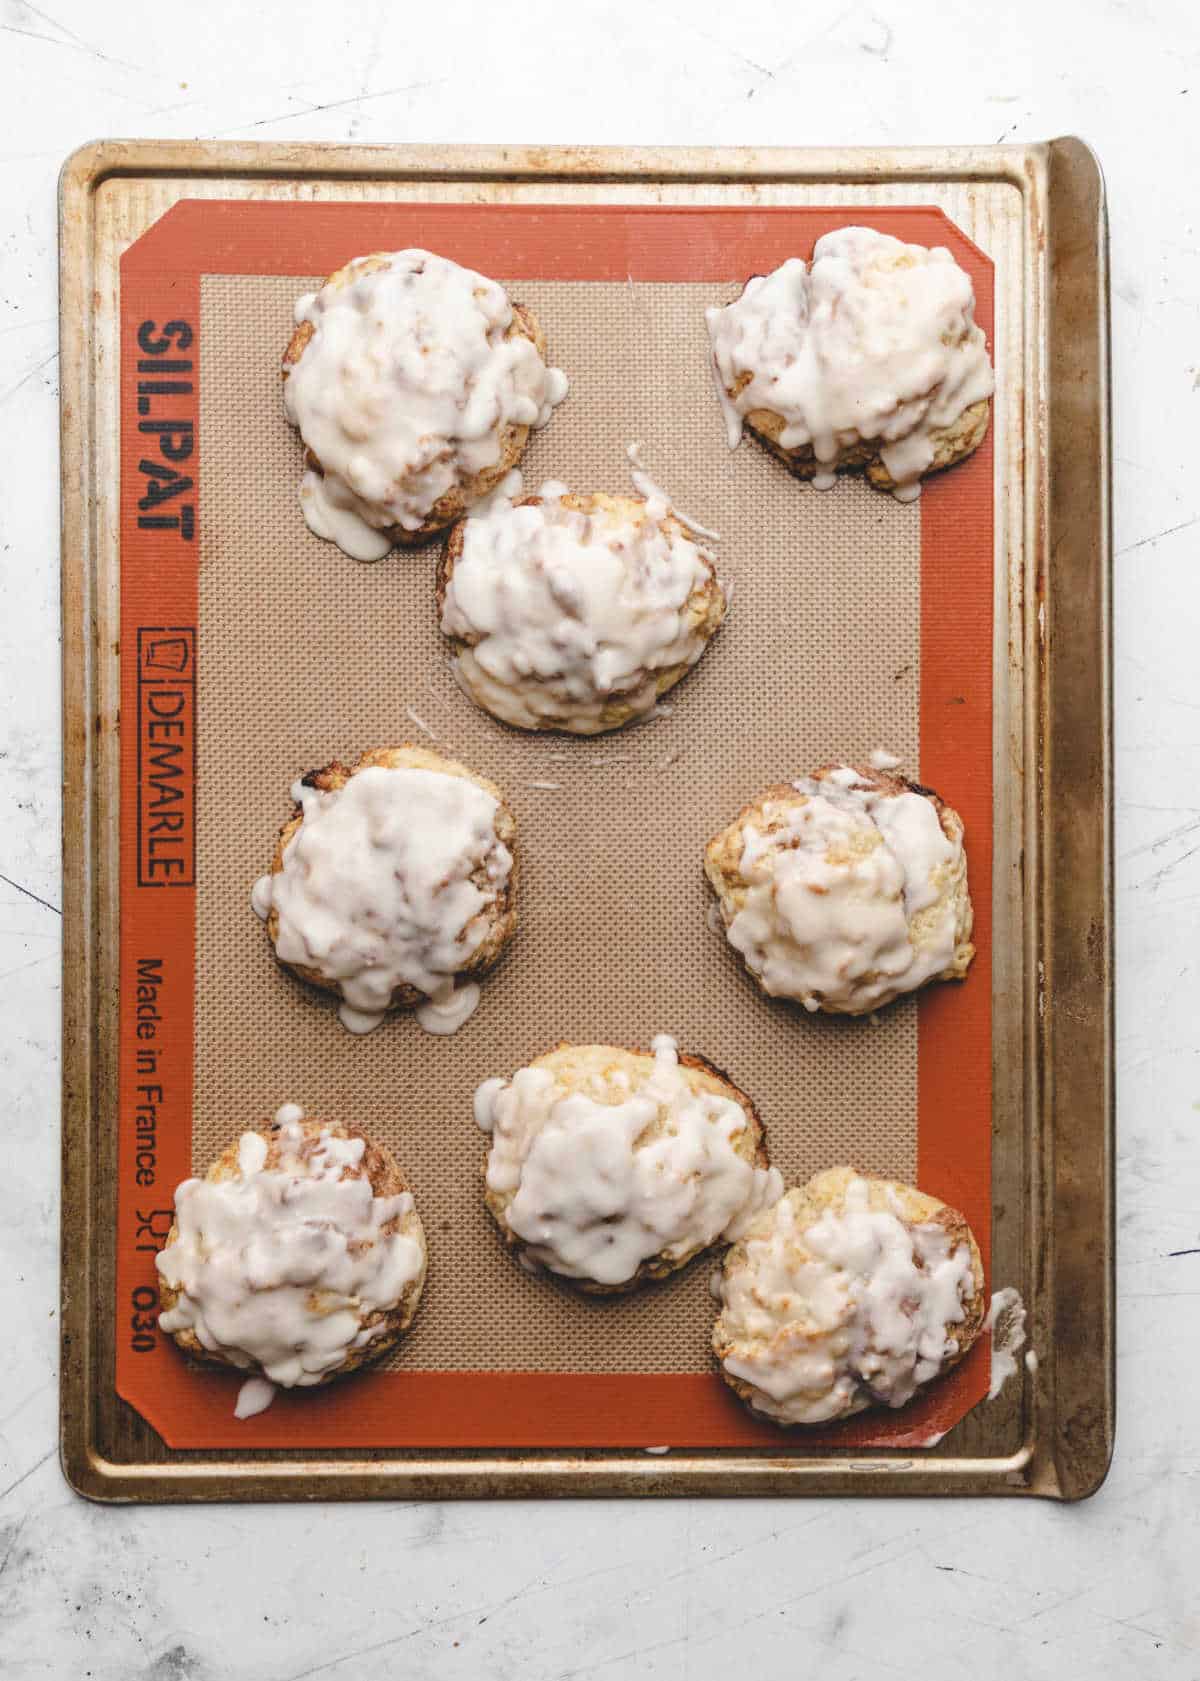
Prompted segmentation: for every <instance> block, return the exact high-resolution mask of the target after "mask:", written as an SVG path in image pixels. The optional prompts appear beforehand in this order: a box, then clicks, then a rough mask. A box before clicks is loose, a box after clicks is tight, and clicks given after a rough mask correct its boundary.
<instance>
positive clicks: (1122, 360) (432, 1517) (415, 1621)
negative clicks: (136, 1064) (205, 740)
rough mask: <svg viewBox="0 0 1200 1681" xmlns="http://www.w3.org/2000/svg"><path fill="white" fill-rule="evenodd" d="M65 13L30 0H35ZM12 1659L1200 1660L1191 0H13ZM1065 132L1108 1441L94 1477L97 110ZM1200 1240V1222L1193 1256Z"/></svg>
mask: <svg viewBox="0 0 1200 1681" xmlns="http://www.w3.org/2000/svg"><path fill="white" fill-rule="evenodd" d="M47 8H48V9H47ZM0 109H3V111H4V115H5V123H4V136H3V140H2V142H0V199H2V202H3V205H4V215H3V218H2V219H0V426H2V428H3V440H4V442H3V447H2V449H0V553H2V555H3V569H4V591H5V596H4V599H5V606H4V611H3V614H0V812H2V823H0V872H2V879H0V980H2V981H3V983H4V999H5V1011H4V1016H3V1021H2V1024H0V1066H2V1068H3V1079H4V1095H5V1102H4V1106H3V1110H2V1111H0V1150H2V1152H3V1159H4V1163H5V1172H6V1174H7V1176H8V1179H9V1180H10V1181H11V1191H12V1195H11V1196H10V1202H9V1207H8V1212H7V1213H6V1215H5V1216H4V1218H3V1219H0V1313H2V1314H3V1323H4V1324H6V1325H7V1326H8V1327H9V1330H10V1331H11V1333H12V1340H11V1346H10V1347H9V1348H8V1349H7V1352H6V1355H5V1361H4V1364H5V1377H4V1380H3V1383H2V1384H0V1654H2V1655H0V1671H2V1672H3V1674H4V1675H5V1676H6V1677H7V1678H9V1681H25V1678H26V1677H33V1676H39V1677H41V1676H51V1677H63V1678H68V1681H77V1678H83V1677H97V1678H100V1681H110V1678H112V1681H118V1678H119V1681H130V1678H138V1677H145V1678H147V1681H240V1678H242V1677H247V1678H249V1677H253V1678H255V1681H301V1678H303V1677H311V1676H317V1675H320V1676H328V1677H330V1678H331V1681H332V1678H334V1677H337V1678H339V1681H340V1678H341V1677H350V1676H353V1677H354V1678H355V1681H372V1678H375V1677H383V1676H392V1675H404V1676H405V1677H424V1676H434V1675H436V1676H442V1675H443V1674H445V1675H462V1676H469V1677H472V1678H473V1677H479V1676H488V1677H497V1678H504V1677H508V1676H517V1675H520V1676H521V1677H523V1678H524V1677H529V1678H537V1681H543V1678H546V1681H549V1678H558V1681H567V1678H568V1677H576V1678H584V1677H587V1678H590V1677H593V1676H602V1677H606V1678H612V1681H616V1678H618V1677H625V1676H642V1675H654V1676H660V1677H663V1678H669V1681H677V1678H683V1677H692V1678H695V1677H708V1676H714V1677H715V1676H718V1675H721V1674H724V1673H725V1672H726V1671H727V1670H728V1671H732V1672H743V1673H753V1674H756V1675H759V1676H762V1677H769V1676H776V1675H784V1674H789V1675H790V1674H793V1673H802V1672H804V1671H805V1670H806V1669H808V1668H809V1667H812V1666H819V1672H820V1674H821V1675H822V1677H825V1678H827V1681H850V1678H851V1677H856V1676H866V1675H868V1674H869V1675H871V1676H873V1677H874V1676H890V1675H910V1674H911V1675H914V1676H915V1675H920V1676H922V1677H924V1678H925V1681H935V1678H936V1677H939V1676H943V1675H944V1676H951V1675H954V1676H958V1675H960V1674H961V1673H962V1672H963V1670H964V1669H965V1668H969V1670H970V1672H971V1673H972V1674H973V1675H975V1676H978V1677H979V1681H987V1678H990V1677H993V1676H1001V1675H1004V1676H1005V1677H1009V1676H1020V1677H1042V1676H1045V1677H1052V1676H1053V1677H1056V1678H1057V1677H1061V1676H1063V1675H1067V1676H1071V1675H1088V1676H1089V1677H1092V1678H1094V1681H1103V1678H1107V1677H1114V1678H1116V1677H1121V1678H1124V1677H1127V1676H1129V1675H1130V1674H1133V1673H1135V1671H1136V1670H1137V1669H1139V1668H1140V1666H1141V1665H1143V1664H1144V1665H1145V1666H1146V1672H1147V1673H1148V1674H1152V1675H1155V1676H1172V1677H1175V1676H1178V1677H1194V1676H1195V1675H1197V1674H1198V1673H1200V1595H1198V1592H1197V1587H1196V1580H1195V1569H1194V1563H1195V1557H1196V1553H1197V1549H1198V1548H1200V1516H1198V1513H1200V1504H1198V1502H1197V1498H1196V1490H1197V1486H1198V1485H1197V1478H1200V1447H1198V1435H1197V1431H1198V1426H1197V1423H1196V1404H1195V1395H1196V1392H1197V1389H1198V1387H1200V1337H1198V1335H1197V1319H1196V1302H1197V1298H1198V1296H1200V1252H1196V1251H1197V1250H1200V1028H1198V1027H1197V1017H1196V1009H1195V998H1196V986H1197V970H1198V968H1200V960H1198V959H1197V956H1196V950H1197V940H1196V937H1195V936H1196V927H1197V922H1198V920H1200V910H1198V907H1200V724H1198V721H1197V720H1198V718H1200V684H1198V683H1197V680H1196V668H1197V655H1196V649H1197V644H1198V641H1200V571H1198V570H1197V566H1196V547H1197V538H1198V536H1200V532H1198V531H1197V529H1196V528H1197V527H1198V526H1200V478H1198V475H1197V471H1196V467H1195V462H1196V459H1197V457H1198V455H1200V228H1198V227H1197V218H1198V214H1200V212H1198V211H1197V201H1196V180H1197V176H1198V174H1200V142H1198V135H1200V125H1198V124H1197V118H1196V111H1197V109H1200V13H1198V12H1197V11H1196V9H1195V7H1194V6H1193V5H1191V4H1189V3H1186V0H1174V3H1170V0H1138V3H1136V4H1135V3H1132V0H1058V3H1056V4H1047V3H1046V0H1008V3H1007V4H1005V5H1003V6H1001V5H998V4H996V3H995V0H978V3H977V4H975V5H974V6H970V7H968V6H957V7H954V6H947V5H945V4H943V3H941V0H920V3H910V4H888V3H887V0H877V4H876V5H875V6H874V7H872V6H870V5H859V4H855V3H854V0H812V3H811V4H809V5H806V6H798V5H784V4H781V3H778V0H764V3H763V4H761V5H760V6H758V7H756V8H746V7H740V6H734V5H731V4H725V5H718V4H715V3H713V0H692V3H691V4H689V5H687V6H684V5H683V4H682V3H680V4H678V5H677V6H671V7H667V6H661V5H657V4H655V3H654V0H639V3H635V0H574V3H572V4H562V3H561V0H560V3H555V0H528V3H527V4H525V5H523V6H521V7H520V8H518V9H517V10H515V11H513V10H508V9H502V8H499V7H485V6H483V5H482V4H472V3H471V0H441V3H439V4H438V5H436V6H432V7H430V8H429V9H428V10H426V9H425V8H424V7H417V6H412V7H406V6H392V5H389V4H387V0H347V4H346V5H345V6H343V7H340V8H339V7H331V6H328V5H326V6H318V5H316V4H314V3H313V0H290V3H289V4H286V5H285V4H282V3H281V0H257V4H255V5H254V6H244V5H240V4H238V5H235V4H233V3H232V0H210V4H209V5H208V6H206V7H188V6H180V7H177V8H173V9H172V8H164V7H161V6H152V5H150V4H148V3H147V0H124V3H123V4H119V5H118V4H116V3H114V0H91V3H90V4H84V3H82V0H44V4H43V5H41V6H34V5H33V4H32V3H29V0H0ZM1059 133H1076V134H1080V135H1082V136H1083V137H1084V138H1086V139H1087V140H1089V141H1090V142H1091V143H1092V144H1093V145H1094V146H1095V147H1096V149H1097V151H1098V153H1099V155H1100V158H1101V160H1102V162H1103V164H1104V167H1105V170H1106V173H1107V178H1108V188H1109V194H1110V201H1111V217H1112V258H1113V340H1114V362H1115V391H1116V403H1115V407H1116V457H1117V496H1116V549H1117V585H1116V620H1117V664H1116V675H1117V776H1118V818H1117V834H1118V847H1117V852H1118V858H1119V863H1118V871H1119V874H1118V882H1119V930H1118V933H1119V943H1120V976H1121V998H1120V1013H1119V1024H1118V1039H1117V1048H1118V1062H1119V1082H1120V1100H1121V1121H1120V1153H1119V1160H1120V1203H1119V1213H1120V1233H1121V1254H1120V1304H1121V1335H1120V1346H1119V1376H1118V1383H1119V1394H1120V1422H1119V1429H1118V1440H1117V1453H1116V1460H1115V1464H1114V1467H1113V1471H1112V1474H1111V1475H1110V1477H1109V1480H1108V1482H1107V1484H1106V1485H1105V1487H1104V1488H1103V1489H1102V1491H1101V1492H1100V1493H1099V1494H1098V1495H1097V1496H1096V1497H1095V1498H1094V1499H1092V1500H1091V1501H1089V1502H1087V1503H1085V1504H1083V1505H1081V1506H1078V1507H1073V1508H1061V1507H1055V1506H1052V1505H1045V1504H1039V1503H1035V1502H1012V1503H1007V1502H1001V1503H985V1502H978V1501H974V1502H963V1503H941V1504H939V1503H935V1502H914V1501H901V1502H886V1501H869V1502H866V1501H853V1502H850V1501H847V1502H842V1503H831V1502H814V1503H807V1504H805V1503H783V1502H773V1501H747V1502H742V1503H738V1502H731V1503H716V1502H713V1503H700V1502H676V1503H672V1502H661V1503H657V1504H650V1503H645V1504H642V1505H639V1506H637V1507H636V1508H631V1507H629V1506H626V1505H621V1504H615V1503H614V1504H590V1505H585V1504H578V1503H561V1504H545V1505H540V1506H530V1505H521V1504H510V1505H506V1504H500V1503H494V1504H488V1505H472V1504H464V1505H459V1506H454V1505H442V1506H432V1505H414V1506H373V1507H372V1506H345V1507H333V1506H324V1507H306V1508H301V1507H293V1508H283V1507H270V1508H246V1509H241V1508H215V1509H207V1510H204V1509H191V1510H189V1509H178V1508H165V1509H142V1510H139V1509H133V1510H126V1509H120V1508H114V1509H103V1508H100V1507H95V1506H90V1505H88V1504H86V1503H85V1502H83V1501H81V1500H78V1499H76V1498H75V1497H74V1496H73V1495H72V1494H71V1493H70V1491H69V1490H68V1489H67V1487H66V1485H65V1484H64V1482H63V1480H62V1477H61V1474H60V1472H59V1469H58V1464H57V1456H56V1453H55V1437H56V1392H55V1389H56V1385H55V1376H56V1363H57V1334H58V1333H57V1323H56V1316H55V1304H56V1300H57V1291H58V1282H57V1239H58V1227H57V1218H58V1217H57V1184H58V1038H59V1030H58V1008H59V970H58V955H59V917H58V912H57V909H56V907H57V905H58V904H59V852H58V815H59V812H58V808H59V772H58V761H59V667H58V541H57V532H58V465H57V451H56V441H57V426H58V377H57V376H58V369H57V350H56V343H57V339H56V326H55V308H56V297H55V238H56V229H55V179H56V175H57V171H58V168H59V165H60V164H61V162H62V160H63V158H64V157H65V156H66V154H67V153H68V152H69V151H71V150H72V149H73V148H74V147H75V146H77V145H79V144H80V143H81V142H83V141H85V140H90V139H94V138H97V137H99V136H105V135H124V136H135V135H137V136H174V137H194V136H200V137H206V138H212V137H216V136H233V137H239V138H246V139H259V138H272V139H306V140H347V139H354V140H363V141H374V140H378V141H385V140H386V141H401V140H423V141H435V142H436V141H447V142H450V141H468V140H469V141H499V140H522V141H544V142H585V141H587V142H597V143H601V142H632V143H636V142H641V143H667V142H675V143H695V144H739V145H740V144H763V145H770V144H783V143H789V144H796V143H806V142H807V143H848V144H865V143H876V142H889V143H909V142H913V143H916V142H941V141H959V142H964V141H980V142H990V141H996V140H1000V139H1012V140H1035V139H1044V138H1047V137H1049V136H1051V135H1054V134H1059ZM1178 1250H1191V1251H1192V1253H1190V1254H1184V1255H1175V1256H1172V1255H1171V1253H1170V1252H1171V1251H1178Z"/></svg>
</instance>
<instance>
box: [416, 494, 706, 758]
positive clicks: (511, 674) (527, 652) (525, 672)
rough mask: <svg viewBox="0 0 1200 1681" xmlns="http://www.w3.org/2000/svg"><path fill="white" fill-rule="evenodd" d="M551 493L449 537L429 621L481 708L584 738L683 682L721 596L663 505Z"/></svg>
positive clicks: (495, 511)
mask: <svg viewBox="0 0 1200 1681" xmlns="http://www.w3.org/2000/svg"><path fill="white" fill-rule="evenodd" d="M557 489H558V487H555V486H547V487H545V488H544V489H543V491H542V493H541V494H540V495H538V496H527V497H523V498H522V499H521V500H519V501H517V502H515V503H514V502H511V501H507V500H504V501H500V502H497V503H496V504H495V506H494V507H489V508H488V509H487V510H486V511H484V512H481V513H480V514H478V515H472V516H471V517H469V518H467V519H466V520H463V521H462V522H461V523H460V524H458V525H456V526H455V528H454V530H453V531H452V532H451V534H450V540H449V542H448V544H447V546H446V551H445V554H444V555H443V557H442V562H441V565H440V567H439V569H438V581H437V602H438V618H439V623H440V625H441V628H442V631H443V634H444V635H446V636H447V637H448V638H449V640H450V642H451V644H452V646H453V647H454V649H455V675H456V677H457V679H458V682H459V685H460V687H461V688H462V689H464V690H465V692H466V693H467V694H468V695H469V696H470V698H471V699H472V700H473V701H475V703H476V704H477V705H478V706H481V707H482V708H483V709H484V710H485V711H487V712H490V713H491V714H492V715H493V716H494V717H496V718H499V719H500V720H501V721H502V722H503V723H506V724H512V725H514V726H515V727H516V728H518V729H525V730H564V731H567V732H569V733H572V734H576V735H594V734H597V733H599V732H600V731H602V730H612V729H617V728H618V727H619V726H620V725H622V724H627V723H630V722H631V721H632V720H634V719H637V718H643V717H645V716H646V715H647V714H648V713H650V712H652V711H653V709H654V707H655V705H656V703H657V702H658V700H659V699H660V697H661V696H663V695H665V694H666V693H667V691H668V690H669V689H672V688H673V687H674V686H675V684H676V683H678V682H679V681H680V679H681V678H683V677H685V676H686V675H687V673H688V672H689V671H690V670H691V668H692V667H693V666H694V665H695V664H696V663H697V661H698V660H699V659H700V657H701V655H702V654H703V653H704V650H705V648H706V647H707V646H708V643H709V641H710V640H711V638H712V637H713V636H714V635H715V634H716V632H717V630H718V629H719V628H720V625H721V621H722V620H723V618H724V617H725V611H726V605H727V602H726V595H725V590H724V587H723V586H722V584H721V583H720V581H719V580H718V578H717V575H716V569H715V563H714V561H713V558H712V556H711V554H710V553H709V552H708V551H707V550H706V549H705V548H704V546H703V544H702V542H701V539H700V538H699V537H698V536H697V535H696V534H695V533H694V532H693V531H691V530H690V529H689V528H688V527H687V525H686V524H685V523H684V522H683V521H682V520H681V519H680V518H679V517H678V516H677V515H676V514H675V513H674V512H672V511H669V510H668V509H667V507H666V506H665V504H661V503H659V504H656V503H654V502H653V501H647V499H646V498H644V497H640V496H638V497H635V496H609V495H606V494H604V493H603V492H600V491H596V492H594V493H592V494H591V495H587V496H574V495H571V494H570V493H569V492H567V491H565V490H564V491H563V492H562V493H561V494H553V493H552V492H554V491H556V490H557Z"/></svg>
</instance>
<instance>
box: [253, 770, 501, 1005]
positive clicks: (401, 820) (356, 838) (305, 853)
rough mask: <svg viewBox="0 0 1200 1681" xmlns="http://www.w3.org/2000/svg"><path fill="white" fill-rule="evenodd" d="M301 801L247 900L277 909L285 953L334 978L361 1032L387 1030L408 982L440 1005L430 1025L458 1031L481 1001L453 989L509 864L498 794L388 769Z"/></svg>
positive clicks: (296, 794)
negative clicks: (275, 856)
mask: <svg viewBox="0 0 1200 1681" xmlns="http://www.w3.org/2000/svg"><path fill="white" fill-rule="evenodd" d="M292 797H293V798H294V799H295V800H297V801H298V802H299V803H300V805H301V807H302V808H303V820H302V822H301V824H300V827H299V828H298V829H297V830H296V832H295V834H294V835H293V836H292V838H291V840H290V841H289V842H288V844H287V846H286V848H285V849H284V854H283V866H282V868H281V869H280V870H279V871H277V872H276V873H275V874H273V875H269V876H264V877H263V878H262V879H261V880H260V881H259V882H257V883H256V884H255V888H254V893H253V894H252V896H251V902H252V904H253V905H254V908H255V910H256V911H257V912H258V914H259V915H260V916H263V915H265V914H269V912H270V911H271V910H272V909H273V910H275V911H277V912H278V913H279V929H278V933H277V935H276V938H275V950H276V953H277V955H278V956H279V957H280V958H281V959H282V961H284V962H286V963H298V964H302V965H303V966H304V967H305V968H311V969H315V970H317V972H318V973H319V974H321V975H323V976H324V977H325V978H326V979H327V980H331V981H336V982H337V984H338V988H339V990H340V992H341V996H342V1005H341V1008H340V1010H339V1012H338V1014H339V1017H340V1019H341V1021H342V1023H343V1025H344V1026H345V1027H346V1028H348V1029H349V1031H350V1032H352V1033H369V1032H370V1031H371V1029H372V1028H374V1027H377V1026H378V1025H379V1023H380V1022H381V1021H382V1020H383V1017H384V1014H385V1013H386V1011H387V1010H388V1009H389V1007H390V1005H391V1003H392V998H393V995H394V994H395V992H396V990H397V988H399V987H401V986H405V985H407V986H411V987H415V988H416V989H417V990H418V991H419V992H422V993H424V994H425V996H426V997H427V998H428V999H430V1000H431V1001H432V1005H431V1008H429V1009H426V1010H423V1011H422V1012H421V1014H420V1015H419V1016H418V1019H419V1020H420V1021H421V1025H422V1026H424V1027H426V1028H428V1029H429V1030H430V1031H431V1032H438V1033H448V1032H452V1031H453V1029H454V1027H455V1026H458V1025H459V1024H460V1023H461V1021H464V1020H465V1019H466V1017H467V1016H468V1015H469V1014H470V1013H471V1010H472V1009H473V1008H474V1006H475V1003H476V1002H477V1000H478V990H477V989H476V988H474V987H473V986H464V987H463V988H462V993H463V996H462V997H461V998H452V996H451V993H452V989H453V977H454V976H455V975H456V974H458V973H459V971H460V970H462V969H463V968H464V967H465V966H466V964H467V963H468V962H469V960H470V958H471V956H472V955H473V953H474V952H475V951H476V949H477V948H478V947H479V945H480V944H481V943H482V941H483V940H484V938H485V936H486V934H487V931H488V920H487V912H488V910H489V907H490V906H491V905H493V904H494V903H495V900H496V898H497V896H498V894H499V893H500V892H501V890H502V889H503V888H504V885H505V883H506V882H507V881H508V878H509V875H510V873H511V871H512V862H513V861H512V854H511V853H510V852H509V850H508V848H507V847H506V846H505V845H504V843H503V842H502V841H501V840H499V838H498V837H497V835H496V829H495V819H496V811H497V802H496V800H495V799H494V798H493V797H492V795H491V794H489V793H488V792H487V791H486V790H485V789H483V788H481V787H479V785H478V784H477V783H475V782H473V781H471V780H469V779H468V778H467V777H463V776H449V775H447V774H445V773H444V772H442V771H434V770H418V769H408V768H404V769H395V770H392V769H385V768H384V767H383V766H378V765H372V766H369V767H367V768H366V769H364V770H360V771H356V772H355V773H354V774H353V775H352V776H351V777H350V780H349V781H348V782H347V783H346V784H345V786H344V787H342V788H340V789H337V790H336V791H333V792H328V793H327V792H324V791H322V790H320V789H316V788H309V787H306V786H305V785H304V784H303V783H301V782H298V783H296V784H295V786H294V787H293V789H292ZM477 878H478V879H477Z"/></svg>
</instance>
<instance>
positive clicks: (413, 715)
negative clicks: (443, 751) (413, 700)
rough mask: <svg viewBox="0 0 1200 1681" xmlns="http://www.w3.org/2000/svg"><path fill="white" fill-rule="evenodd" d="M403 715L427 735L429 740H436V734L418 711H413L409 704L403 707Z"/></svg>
mask: <svg viewBox="0 0 1200 1681" xmlns="http://www.w3.org/2000/svg"><path fill="white" fill-rule="evenodd" d="M404 715H405V717H406V718H407V719H408V721H409V723H411V724H415V725H416V726H417V728H418V729H419V730H420V731H421V733H422V734H423V735H427V736H428V737H429V739H430V741H436V740H437V736H436V735H435V734H434V733H433V731H432V730H431V729H430V727H429V725H428V724H427V723H426V722H425V720H424V718H422V717H421V714H420V713H419V712H414V711H413V709H412V707H411V706H406V707H405V708H404Z"/></svg>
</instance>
